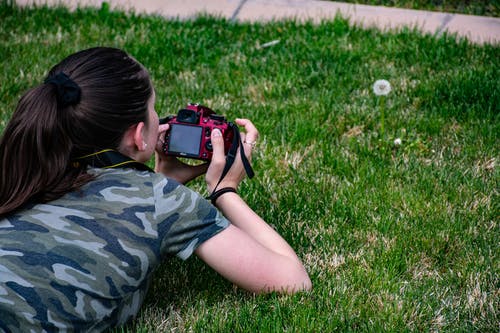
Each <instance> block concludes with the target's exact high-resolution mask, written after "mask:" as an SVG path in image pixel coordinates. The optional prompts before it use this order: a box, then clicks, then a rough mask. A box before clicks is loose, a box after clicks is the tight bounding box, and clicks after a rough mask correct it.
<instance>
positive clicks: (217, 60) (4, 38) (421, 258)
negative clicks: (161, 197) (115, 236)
mask: <svg viewBox="0 0 500 333" xmlns="http://www.w3.org/2000/svg"><path fill="white" fill-rule="evenodd" d="M271 41H279V42H275V43H272V44H273V45H271V46H267V47H265V46H266V44H265V43H267V42H271ZM96 45H108V46H117V47H120V48H124V49H125V50H126V51H128V52H130V53H131V54H132V55H134V56H135V57H136V58H137V59H138V60H139V61H141V62H142V63H143V64H145V66H146V67H147V68H149V69H150V72H151V75H152V78H153V81H154V84H155V86H156V93H157V105H156V109H157V110H158V112H159V113H160V115H168V114H174V113H176V112H177V110H178V109H179V108H180V107H182V106H184V105H185V104H186V103H187V102H190V101H193V102H200V103H203V104H205V105H208V106H210V107H212V108H213V109H215V110H217V111H218V112H219V113H222V114H225V115H226V116H227V117H228V118H229V119H234V118H236V117H248V118H250V119H252V120H253V121H254V123H255V124H256V125H257V127H258V128H259V130H260V133H261V138H260V140H259V144H258V150H257V154H256V158H255V162H254V169H255V171H256V177H255V178H254V179H253V180H247V181H245V182H244V184H243V185H242V188H241V193H242V195H243V197H245V198H246V200H247V201H248V202H249V204H250V205H251V206H252V207H254V209H255V210H256V211H257V212H258V213H260V214H261V215H262V216H264V218H265V219H266V220H267V221H269V222H270V223H271V224H272V225H273V226H274V227H275V228H276V229H277V230H279V232H280V233H281V234H282V235H283V236H284V237H285V238H286V239H287V240H288V241H289V242H290V244H291V245H292V246H293V247H294V248H295V249H296V250H297V251H298V254H299V256H300V257H301V258H302V259H303V261H304V262H305V265H306V266H307V269H308V271H309V272H310V275H311V278H312V281H313V284H314V289H313V291H311V292H308V293H302V294H298V295H294V296H280V295H276V294H271V295H265V296H255V295H252V294H248V293H246V292H243V291H241V290H239V289H236V288H234V287H233V286H232V285H231V284H229V283H228V282H226V281H224V280H223V279H222V278H220V277H219V276H218V275H217V274H216V273H214V272H213V271H211V270H210V269H209V268H207V267H206V266H205V265H204V264H203V263H202V262H200V261H199V260H198V259H196V258H193V259H190V260H188V261H187V262H181V261H180V260H177V259H175V260H172V261H169V262H166V263H165V265H164V266H163V267H162V268H161V269H159V270H158V271H157V272H156V274H155V279H154V281H153V283H152V286H151V292H150V294H149V297H148V298H147V300H146V302H145V305H144V308H143V311H142V312H141V313H140V315H139V316H138V318H137V320H136V321H135V322H133V323H131V324H130V325H129V326H127V327H126V328H124V329H123V330H124V331H126V332H150V331H158V332H164V331H203V332H283V331H288V332H332V331H340V332H348V331H360V332H377V331H392V332H402V331H424V332H427V331H443V332H450V331H453V332H474V331H477V332H498V330H499V323H500V318H499V310H498V309H500V301H499V300H500V275H499V273H500V253H499V250H500V249H499V240H500V232H499V231H500V230H499V224H498V223H499V215H500V214H499V212H500V210H499V206H500V205H499V179H500V178H499V168H498V163H499V159H500V156H499V154H500V151H499V147H500V138H499V135H500V121H499V106H500V84H499V77H500V48H499V46H498V45H497V46H489V45H484V46H476V45H472V44H470V43H468V42H467V41H465V40H458V41H457V40H455V38H453V36H448V35H444V36H441V37H435V36H431V35H422V34H420V33H418V32H417V31H414V30H401V31H399V32H393V33H380V32H378V31H377V30H362V29H360V28H355V27H352V26H350V25H349V23H348V22H347V21H345V20H343V19H341V18H337V19H335V20H334V21H332V22H324V23H322V24H319V25H313V24H309V23H304V24H299V23H296V22H293V21H286V22H274V23H273V22H271V23H267V24H240V23H233V22H230V21H227V20H223V19H216V18H210V17H201V18H199V19H197V20H195V21H189V22H180V21H166V20H163V19H161V18H159V17H141V16H136V15H133V14H124V13H110V12H108V11H107V10H106V8H103V9H101V10H78V11H77V12H75V13H70V12H68V11H67V10H65V9H47V8H38V9H29V10H27V9H24V10H21V9H18V8H15V7H12V6H10V5H6V2H1V4H0V59H1V60H2V61H1V63H0V77H1V81H0V82H1V83H0V97H1V98H0V132H1V131H2V129H3V127H4V126H5V124H6V122H7V121H8V119H9V117H10V114H11V113H12V111H13V109H14V107H15V105H16V103H17V100H18V99H19V97H20V95H21V94H22V93H23V92H24V91H25V90H26V89H28V88H29V87H32V86H34V85H37V84H39V83H40V82H42V80H43V78H44V76H45V75H46V73H47V71H48V69H49V68H50V67H51V66H52V65H54V64H55V63H57V62H59V61H60V60H61V59H62V58H64V57H65V56H66V55H68V54H70V53H72V52H74V51H77V50H80V49H83V48H87V47H91V46H96ZM268 45H269V44H268ZM377 79H386V80H388V81H389V82H390V83H391V86H392V91H391V92H390V93H389V95H387V96H386V97H385V98H383V99H382V98H381V97H377V96H375V94H374V93H373V91H372V85H373V83H374V82H375V81H376V80H377ZM382 108H384V113H385V120H384V132H383V135H382V129H381V121H380V118H381V117H380V115H381V113H380V110H381V109H382ZM396 138H399V139H400V140H401V144H400V145H395V144H394V140H395V139H396ZM191 186H192V187H194V188H197V189H199V190H200V191H202V192H203V193H204V191H205V190H204V187H203V184H202V182H201V181H197V182H194V183H193V184H191Z"/></svg>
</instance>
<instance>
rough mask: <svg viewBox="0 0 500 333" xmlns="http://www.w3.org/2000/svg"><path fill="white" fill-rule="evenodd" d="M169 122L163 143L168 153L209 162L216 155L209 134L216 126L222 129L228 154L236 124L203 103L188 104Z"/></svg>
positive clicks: (164, 150) (168, 120)
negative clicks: (233, 127)
mask: <svg viewBox="0 0 500 333" xmlns="http://www.w3.org/2000/svg"><path fill="white" fill-rule="evenodd" d="M166 122H167V123H168V124H170V128H169V130H168V131H167V133H165V144H164V145H163V152H164V153H165V154H166V155H171V156H178V157H186V158H193V159H198V160H204V161H210V160H211V159H212V154H213V150H212V141H211V137H210V136H211V134H212V131H213V130H214V129H215V128H218V129H219V130H220V131H221V132H222V137H223V138H224V150H225V153H226V154H227V152H228V151H229V148H230V147H231V144H232V142H233V137H234V131H233V129H232V126H234V125H233V124H232V123H229V122H227V121H226V118H225V117H224V116H222V115H218V114H216V113H215V112H214V111H213V110H211V109H210V108H208V107H206V106H203V105H199V104H188V105H187V106H186V107H185V108H184V109H181V110H179V112H178V113H177V116H174V117H170V118H168V119H167V121H166Z"/></svg>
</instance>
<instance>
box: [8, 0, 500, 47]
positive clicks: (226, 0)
mask: <svg viewBox="0 0 500 333" xmlns="http://www.w3.org/2000/svg"><path fill="white" fill-rule="evenodd" d="M16 2H17V4H19V5H30V4H33V3H36V4H44V3H47V4H50V5H54V4H58V3H62V4H64V5H65V6H68V7H70V8H72V9H74V8H76V7H78V6H97V7H100V6H101V4H102V2H107V3H108V4H109V5H110V8H112V9H122V10H126V11H128V10H134V11H135V12H137V13H147V14H157V15H162V16H164V17H167V18H179V19H189V18H193V17H195V16H196V15H198V14H200V13H204V14H211V15H216V16H219V17H224V18H227V19H231V20H238V21H268V20H279V19H287V18H294V19H298V20H302V21H305V20H311V21H314V22H320V21H321V20H328V19H333V18H334V17H335V15H336V14H337V13H340V14H341V15H342V16H343V17H346V18H349V20H350V21H351V22H352V23H355V24H357V25H359V26H362V27H373V26H375V27H378V28H379V29H381V30H387V29H399V28H401V27H404V26H408V27H417V28H418V29H419V30H421V31H422V32H425V33H431V34H441V33H443V32H444V31H448V32H449V33H454V34H457V35H458V36H461V37H467V38H468V39H469V40H471V41H472V42H474V43H479V44H482V43H491V44H499V43H500V18H497V17H483V16H474V15H461V14H451V13H439V12H429V11H422V10H409V9H398V8H389V7H380V6H366V5H354V4H348V3H342V2H332V1H318V0H106V1H101V0H17V1H16Z"/></svg>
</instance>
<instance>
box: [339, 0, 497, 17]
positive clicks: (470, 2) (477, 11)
mask: <svg viewBox="0 0 500 333" xmlns="http://www.w3.org/2000/svg"><path fill="white" fill-rule="evenodd" d="M342 2H350V3H356V4H362V5H373V6H387V7H398V8H407V9H419V10H431V11H439V12H450V13H457V14H468V15H481V16H494V17H500V2H499V1H498V0H342Z"/></svg>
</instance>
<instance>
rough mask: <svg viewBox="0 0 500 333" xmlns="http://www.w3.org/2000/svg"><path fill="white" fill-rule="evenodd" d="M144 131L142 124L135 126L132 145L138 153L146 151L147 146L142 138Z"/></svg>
mask: <svg viewBox="0 0 500 333" xmlns="http://www.w3.org/2000/svg"><path fill="white" fill-rule="evenodd" d="M144 130H145V127H144V122H142V121H141V122H140V123H138V124H137V125H136V126H135V133H134V144H135V147H136V149H137V150H139V151H143V150H146V147H147V146H148V144H147V143H146V140H145V138H144Z"/></svg>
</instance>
